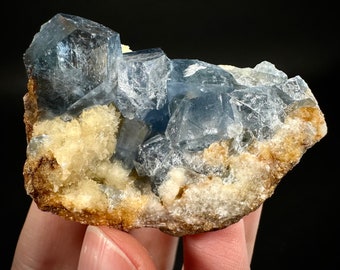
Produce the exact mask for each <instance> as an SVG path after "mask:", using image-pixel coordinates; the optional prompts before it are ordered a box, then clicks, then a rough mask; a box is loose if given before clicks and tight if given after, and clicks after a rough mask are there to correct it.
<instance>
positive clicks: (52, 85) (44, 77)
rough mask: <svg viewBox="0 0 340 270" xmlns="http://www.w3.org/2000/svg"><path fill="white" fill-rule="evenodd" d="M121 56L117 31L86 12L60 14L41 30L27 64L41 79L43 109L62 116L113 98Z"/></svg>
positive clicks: (27, 57) (31, 48)
mask: <svg viewBox="0 0 340 270" xmlns="http://www.w3.org/2000/svg"><path fill="white" fill-rule="evenodd" d="M121 57H122V53H121V44H120V38H119V34H118V33H117V32H115V31H113V30H111V29H109V28H107V27H105V26H103V25H101V24H98V23H96V22H93V21H90V20H87V19H84V18H82V17H78V16H73V15H68V14H57V15H56V16H54V17H53V18H52V19H51V20H50V21H48V22H47V23H45V24H44V25H42V27H41V29H40V32H39V33H38V34H36V35H35V37H34V39H33V41H32V44H31V45H30V47H29V48H28V49H27V51H26V52H25V55H24V63H25V65H26V69H27V72H28V74H29V76H31V77H33V78H35V80H36V82H37V85H38V88H37V91H38V96H39V99H38V102H39V106H40V108H41V109H44V110H46V111H49V112H53V113H54V114H57V115H60V114H62V113H65V112H66V111H67V110H70V111H71V112H74V111H76V112H79V111H81V110H82V109H84V108H86V107H88V106H91V105H94V104H96V103H101V104H104V103H110V102H112V98H113V96H112V90H113V89H115V88H116V87H117V63H118V62H119V59H120V58H121ZM98 96H100V98H98ZM84 99H85V100H86V102H83V100H84ZM75 103H77V104H81V106H79V105H75ZM74 107H76V108H74Z"/></svg>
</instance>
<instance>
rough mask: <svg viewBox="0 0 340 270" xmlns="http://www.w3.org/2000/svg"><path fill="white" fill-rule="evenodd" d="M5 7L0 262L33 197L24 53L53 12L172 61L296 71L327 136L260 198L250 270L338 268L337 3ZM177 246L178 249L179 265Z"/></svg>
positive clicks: (7, 258)
mask: <svg viewBox="0 0 340 270" xmlns="http://www.w3.org/2000/svg"><path fill="white" fill-rule="evenodd" d="M332 3H334V2H332ZM3 5H4V4H3ZM6 5H7V7H2V14H1V17H0V22H1V62H0V63H1V73H0V85H1V90H0V101H1V105H0V109H1V126H2V130H1V136H2V137H1V145H2V147H1V150H2V159H1V167H2V168H1V176H2V177H1V178H2V179H1V188H0V190H1V193H0V205H1V206H0V207H1V208H0V213H1V220H2V221H1V223H2V227H1V228H2V230H1V231H2V234H3V236H2V237H1V240H0V269H9V268H10V265H11V261H12V256H13V254H14V250H15V245H16V241H17V239H18V236H19V233H20V229H21V227H22V225H23V222H24V219H25V216H26V212H27V210H28V206H29V203H30V198H28V196H27V195H26V193H25V191H24V186H23V177H22V166H23V163H24V160H25V147H26V139H25V131H24V124H23V118H22V116H23V103H22V97H23V95H24V94H25V92H26V73H25V69H24V65H23V62H22V55H23V53H24V51H25V50H26V49H27V47H28V46H29V44H30V43H31V41H32V38H33V36H34V34H35V33H36V32H38V31H39V28H40V25H41V24H43V23H45V22H46V21H47V20H49V19H50V18H51V17H52V16H54V15H55V14H56V13H58V12H64V13H69V14H74V15H79V16H83V17H85V18H88V19H91V20H94V21H97V22H99V23H102V24H104V25H106V26H108V27H110V28H112V29H113V30H115V31H117V32H119V33H120V36H121V42H122V43H123V44H128V45H130V46H131V48H132V49H133V50H138V49H147V48H152V47H161V48H162V49H163V50H164V51H165V52H166V54H167V55H168V56H169V57H170V58H196V59H200V60H204V61H207V62H210V63H214V64H231V65H234V66H239V67H247V66H249V67H253V66H255V65H256V64H257V63H259V62H261V61H263V60H268V61H270V62H272V63H273V64H275V65H276V67H277V68H279V69H281V70H283V71H284V72H285V73H287V75H288V76H289V77H292V76H295V75H300V76H301V77H302V78H303V79H304V80H305V81H306V82H307V83H308V85H309V86H310V88H311V89H312V92H313V93H314V95H315V97H316V98H317V100H318V102H319V105H320V107H321V109H322V111H323V112H324V114H325V118H326V122H327V124H328V134H327V135H326V137H325V138H323V139H322V140H321V141H320V142H319V143H317V144H316V145H315V146H314V147H312V148H311V149H309V150H308V151H307V152H306V154H305V155H304V156H303V157H302V159H301V161H300V163H299V164H298V165H297V166H296V167H295V168H294V169H293V170H292V171H290V172H289V173H288V174H287V175H286V176H285V177H284V178H283V179H282V181H281V182H280V184H279V186H278V187H277V189H276V191H275V193H274V195H273V196H272V197H271V198H269V199H268V200H267V201H266V202H265V203H264V208H263V214H262V218H261V222H260V227H259V231H258V238H257V241H256V245H255V251H254V257H253V261H252V269H254V270H257V269H339V266H338V261H339V256H340V255H338V254H339V238H338V233H337V231H336V230H337V227H338V225H337V221H336V218H337V215H338V213H339V203H338V200H337V198H338V197H339V195H338V194H339V193H338V190H337V182H338V181H339V176H338V174H337V169H338V168H337V165H338V161H339V150H340V149H339V141H338V140H336V136H337V135H336V134H338V131H339V130H338V126H337V125H336V119H337V118H338V116H339V111H338V110H336V109H337V108H336V104H337V103H338V101H337V98H338V97H337V95H338V94H337V93H338V92H339V90H340V89H339V82H338V81H339V64H340V62H339V60H340V58H339V49H340V46H339V23H338V17H339V14H338V11H337V8H336V7H335V4H331V3H328V2H327V1H317V2H316V1H310V2H305V3H303V2H301V1H216V0H210V1H202V2H199V1H161V0H158V1H125V2H124V1H113V0H111V1H104V0H96V1H92V0H90V1H66V0H59V1H25V2H20V3H17V2H14V1H12V2H8V3H7V4H6ZM338 107H339V106H338ZM181 251H182V250H181V247H180V249H179V257H178V261H179V262H180V261H181ZM177 269H180V268H179V267H178V268H177Z"/></svg>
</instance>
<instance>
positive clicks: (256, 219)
mask: <svg viewBox="0 0 340 270" xmlns="http://www.w3.org/2000/svg"><path fill="white" fill-rule="evenodd" d="M261 212H262V205H261V206H260V207H259V208H258V209H257V210H255V211H254V212H252V213H250V214H249V215H247V216H245V217H244V218H243V222H244V230H245V237H246V244H247V250H248V257H249V263H250V262H251V259H252V257H253V251H254V246H255V240H256V235H257V231H258V227H259V223H260V217H261Z"/></svg>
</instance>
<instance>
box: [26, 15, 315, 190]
mask: <svg viewBox="0 0 340 270" xmlns="http://www.w3.org/2000/svg"><path fill="white" fill-rule="evenodd" d="M24 63H25V66H26V69H27V74H28V76H29V77H30V78H33V79H34V80H35V81H36V86H37V87H36V91H37V97H38V106H39V110H40V111H41V112H44V113H43V114H41V117H47V116H48V117H51V116H61V117H62V119H64V120H65V121H67V120H69V119H70V118H72V117H77V114H78V113H80V112H81V111H82V110H83V109H84V108H87V107H90V106H93V105H98V104H99V105H103V104H113V105H114V106H115V107H116V108H117V109H118V110H119V111H120V113H121V115H122V120H121V124H120V130H119V134H118V136H117V145H116V149H115V153H112V160H119V161H121V162H122V163H123V164H124V165H123V166H124V167H125V169H127V170H134V172H136V173H137V174H139V175H140V176H146V177H148V178H149V179H150V181H151V186H152V187H153V190H154V191H155V192H157V187H158V186H159V185H160V184H161V183H162V182H163V181H164V179H165V178H166V176H167V173H168V171H169V170H170V169H171V168H172V167H174V166H176V167H184V168H186V169H188V170H191V171H192V172H198V173H209V168H206V167H204V168H203V167H200V166H196V165H195V157H196V156H197V154H198V153H200V151H202V150H203V149H205V148H207V147H209V146H210V145H211V144H212V143H214V142H219V141H221V140H229V141H230V151H231V152H234V153H237V152H239V151H241V150H242V149H243V148H244V147H246V146H247V145H248V144H249V143H250V142H251V141H253V140H266V139H268V138H270V136H271V135H272V134H273V133H274V132H275V129H276V128H277V127H278V126H279V125H280V124H282V122H283V121H284V118H285V116H286V114H287V113H288V112H289V111H290V110H291V109H292V108H294V107H296V106H299V105H301V104H302V105H303V104H307V103H308V104H311V103H312V104H314V105H315V99H314V98H313V97H311V96H310V95H311V94H310V92H309V91H308V86H307V84H306V83H305V82H304V81H303V80H302V79H301V78H300V77H298V76H297V77H295V78H291V79H288V78H287V75H286V74H284V73H283V72H282V71H280V70H278V69H276V68H275V67H274V65H272V64H271V63H269V62H266V61H264V62H262V63H260V64H258V65H257V66H256V67H255V68H253V69H248V70H246V69H245V70H242V71H240V70H238V69H233V68H229V69H227V70H228V71H226V69H223V68H221V67H220V66H217V65H213V64H209V63H206V62H203V61H200V60H195V59H173V60H171V59H169V58H168V57H167V56H166V54H165V53H164V52H163V51H162V50H161V49H160V48H153V49H148V50H140V51H134V52H129V53H122V50H121V43H120V38H119V34H118V33H117V32H115V31H113V30H111V29H109V28H107V27H105V26H103V25H101V24H99V23H96V22H93V21H90V20H87V19H84V18H81V17H78V16H73V15H67V14H57V15H56V16H54V17H53V18H52V19H51V20H50V21H48V22H47V23H46V24H44V25H43V26H42V27H41V30H40V32H39V33H37V34H36V35H35V37H34V39H33V41H32V43H31V45H30V47H29V48H28V49H27V51H26V52H25V54H24ZM254 78H255V79H254ZM213 169H214V170H215V169H216V168H213Z"/></svg>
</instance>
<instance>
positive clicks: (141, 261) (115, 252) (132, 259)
mask: <svg viewBox="0 0 340 270" xmlns="http://www.w3.org/2000/svg"><path fill="white" fill-rule="evenodd" d="M78 269H103V270H105V269H139V270H143V269H147V270H150V269H155V266H154V264H153V262H152V260H151V257H150V255H149V254H148V252H147V250H146V249H145V248H144V247H143V246H142V245H141V244H140V243H139V242H138V241H137V240H136V239H135V238H134V237H133V236H131V235H129V234H128V233H125V232H122V231H119V230H116V229H110V228H107V227H95V226H88V227H87V230H86V233H85V237H84V241H83V245H82V248H81V252H80V257H79V264H78Z"/></svg>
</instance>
